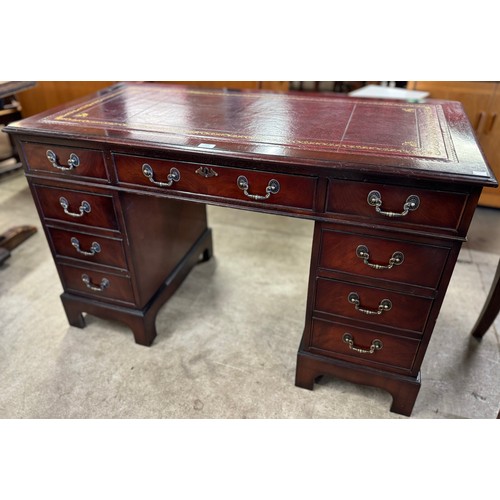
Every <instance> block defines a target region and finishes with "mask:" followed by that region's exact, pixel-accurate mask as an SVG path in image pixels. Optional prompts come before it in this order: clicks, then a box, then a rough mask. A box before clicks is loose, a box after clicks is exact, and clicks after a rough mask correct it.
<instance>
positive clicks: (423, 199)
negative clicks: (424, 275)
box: [327, 179, 467, 231]
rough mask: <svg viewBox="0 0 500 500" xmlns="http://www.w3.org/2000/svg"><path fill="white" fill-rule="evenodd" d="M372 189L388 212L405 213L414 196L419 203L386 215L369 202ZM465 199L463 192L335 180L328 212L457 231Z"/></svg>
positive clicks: (382, 221)
mask: <svg viewBox="0 0 500 500" xmlns="http://www.w3.org/2000/svg"><path fill="white" fill-rule="evenodd" d="M372 191H377V192H378V193H380V199H381V200H382V204H381V206H380V207H379V208H380V210H382V211H385V212H393V213H403V212H404V206H405V203H406V202H407V200H408V199H409V198H410V197H411V196H418V199H419V205H418V208H417V209H416V210H409V211H408V213H407V215H404V216H399V217H398V216H393V217H390V216H387V215H383V214H380V213H378V212H377V211H376V207H375V206H372V205H370V204H369V203H368V195H369V194H370V193H371V192H372ZM466 202H467V195H466V194H463V193H449V192H446V191H427V190H424V189H414V188H411V187H406V186H393V185H382V184H369V183H359V182H348V181H339V180H335V179H333V180H330V185H329V191H328V200H327V211H328V212H332V213H338V214H347V215H356V216H361V217H369V218H370V219H372V220H373V221H375V220H376V221H377V222H380V223H384V224H385V223H387V224H405V225H406V224H415V225H421V226H427V227H430V228H439V229H449V230H454V231H456V230H457V229H458V226H459V223H460V219H461V217H462V212H463V210H464V208H465V204H466Z"/></svg>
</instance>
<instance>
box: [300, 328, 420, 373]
mask: <svg viewBox="0 0 500 500" xmlns="http://www.w3.org/2000/svg"><path fill="white" fill-rule="evenodd" d="M346 334H347V336H346ZM344 336H346V337H347V338H346V340H351V342H352V348H350V347H349V343H348V342H345V341H344ZM377 340H378V341H379V342H376V341H377ZM419 345H420V342H419V341H418V340H414V339H409V338H403V337H397V336H394V335H387V334H384V333H380V332H377V331H374V330H365V329H363V328H353V327H351V326H347V325H341V324H337V323H330V322H327V321H321V320H318V319H314V320H313V325H312V333H311V341H310V346H309V347H310V348H311V349H312V350H319V351H321V352H320V354H325V355H327V356H332V357H336V358H340V359H344V360H346V361H350V362H355V363H359V364H364V365H372V366H373V365H379V364H384V365H388V366H390V367H392V368H396V369H400V370H401V371H411V369H412V367H413V363H414V359H415V355H416V354H417V350H418V347H419ZM372 346H373V347H372ZM356 349H360V350H362V351H368V352H359V351H358V350H356ZM370 351H372V352H370Z"/></svg>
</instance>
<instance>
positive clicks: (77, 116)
mask: <svg viewBox="0 0 500 500" xmlns="http://www.w3.org/2000/svg"><path fill="white" fill-rule="evenodd" d="M148 87H149V88H154V89H155V91H161V92H169V93H172V92H183V93H188V94H203V95H219V96H221V95H223V96H228V95H237V96H239V97H248V98H260V97H262V94H260V93H257V92H248V93H247V92H241V93H240V92H238V93H234V94H233V93H231V92H229V93H228V92H224V91H220V90H219V91H217V90H204V89H201V90H196V89H190V88H185V87H161V86H156V85H155V86H151V85H150V86H148ZM143 88H144V85H143V84H142V85H137V86H126V87H124V88H120V89H117V90H116V91H115V92H109V93H107V94H106V95H104V96H101V97H99V98H97V99H94V100H92V101H89V102H86V103H85V104H83V105H81V106H79V107H77V108H73V109H70V110H66V111H65V112H64V113H63V114H61V115H57V116H55V117H54V116H53V115H51V116H48V117H46V118H45V119H43V120H42V121H44V122H52V121H56V122H70V123H82V124H86V125H100V126H107V127H127V126H129V124H128V123H127V122H118V121H106V120H92V119H88V118H87V116H88V114H87V113H85V110H86V109H89V108H91V107H93V106H96V105H97V104H100V103H102V102H105V101H106V100H110V99H113V98H115V97H117V96H118V95H120V94H123V93H125V92H133V93H140V92H142V91H143ZM265 95H266V98H271V99H282V98H284V96H285V94H280V93H266V94H265ZM286 98H287V99H292V100H301V101H319V100H320V99H319V98H317V97H314V96H297V95H290V94H286ZM349 102H350V103H352V104H361V103H362V104H366V101H365V100H363V101H361V100H358V99H352V98H349ZM376 104H377V105H378V106H390V107H398V108H400V109H401V110H402V111H404V112H414V113H415V112H416V110H418V109H420V110H423V111H424V113H425V114H426V115H427V118H428V119H430V118H431V116H435V118H436V119H437V120H438V122H439V117H438V116H437V114H436V115H434V114H433V111H432V109H433V107H434V106H435V105H432V106H431V105H425V104H419V105H418V106H415V105H411V104H409V103H407V102H380V101H378V102H376ZM140 130H147V131H153V132H165V133H170V134H176V135H188V136H195V135H196V136H204V137H218V138H222V139H224V138H227V139H244V140H248V141H252V142H262V143H267V144H273V143H269V138H266V137H264V136H258V135H253V136H249V135H245V134H233V133H229V132H220V131H215V130H210V131H207V130H189V129H181V128H178V127H169V126H161V125H160V126H158V125H157V124H155V125H154V126H153V125H148V124H142V123H141V124H140ZM417 130H418V128H417ZM439 130H440V129H439ZM428 132H429V131H427V133H428ZM436 134H437V132H434V133H433V134H431V135H430V137H429V135H427V139H428V140H429V141H430V144H429V146H428V147H427V148H425V149H424V148H422V147H420V148H418V146H417V144H416V143H415V142H414V141H405V142H403V143H402V144H401V146H402V147H401V148H397V147H383V146H375V145H361V144H348V143H344V142H339V141H311V140H301V139H294V140H292V141H290V142H289V143H288V145H296V146H320V147H328V148H331V149H337V150H340V149H344V150H359V151H367V152H368V151H373V152H381V153H399V154H409V153H412V154H414V155H415V154H417V151H415V150H416V149H420V151H418V153H419V154H418V155H419V156H423V157H427V156H432V157H433V158H436V159H449V158H448V155H447V154H446V147H445V143H444V137H441V138H442V139H443V141H442V145H443V149H441V148H440V147H439V146H440V143H441V141H439V138H438V137H437V135H436ZM418 142H419V144H421V142H420V137H419V140H418ZM279 145H281V146H286V145H287V144H279ZM405 146H406V147H405Z"/></svg>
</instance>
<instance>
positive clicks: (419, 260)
mask: <svg viewBox="0 0 500 500" xmlns="http://www.w3.org/2000/svg"><path fill="white" fill-rule="evenodd" d="M448 254H449V248H446V247H440V246H430V245H424V244H418V243H414V242H408V241H401V240H396V239H387V238H384V237H377V236H366V235H362V234H357V233H348V232H344V231H333V230H323V232H322V238H321V255H320V259H319V267H321V268H324V269H331V270H334V271H340V272H344V273H351V274H357V275H362V276H368V277H370V278H377V279H382V280H390V281H395V282H398V283H405V284H411V285H418V286H423V287H428V288H432V289H434V288H437V286H438V285H439V281H440V279H441V275H442V273H443V269H444V266H445V264H446V261H447V258H448ZM367 255H368V256H367Z"/></svg>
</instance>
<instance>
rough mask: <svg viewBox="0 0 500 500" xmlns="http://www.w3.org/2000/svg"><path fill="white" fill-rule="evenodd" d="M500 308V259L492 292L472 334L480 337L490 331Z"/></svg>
mask: <svg viewBox="0 0 500 500" xmlns="http://www.w3.org/2000/svg"><path fill="white" fill-rule="evenodd" d="M499 310H500V261H499V262H498V266H497V271H496V273H495V277H494V278H493V283H492V285H491V289H490V293H489V294H488V298H487V299H486V302H485V304H484V306H483V310H482V311H481V314H480V315H479V318H478V320H477V322H476V324H475V325H474V328H473V329H472V332H471V335H472V336H473V337H476V338H477V339H480V338H482V337H483V335H484V334H485V333H486V332H487V331H488V329H489V327H490V326H491V325H492V323H493V321H495V318H496V317H497V314H498V311H499Z"/></svg>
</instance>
